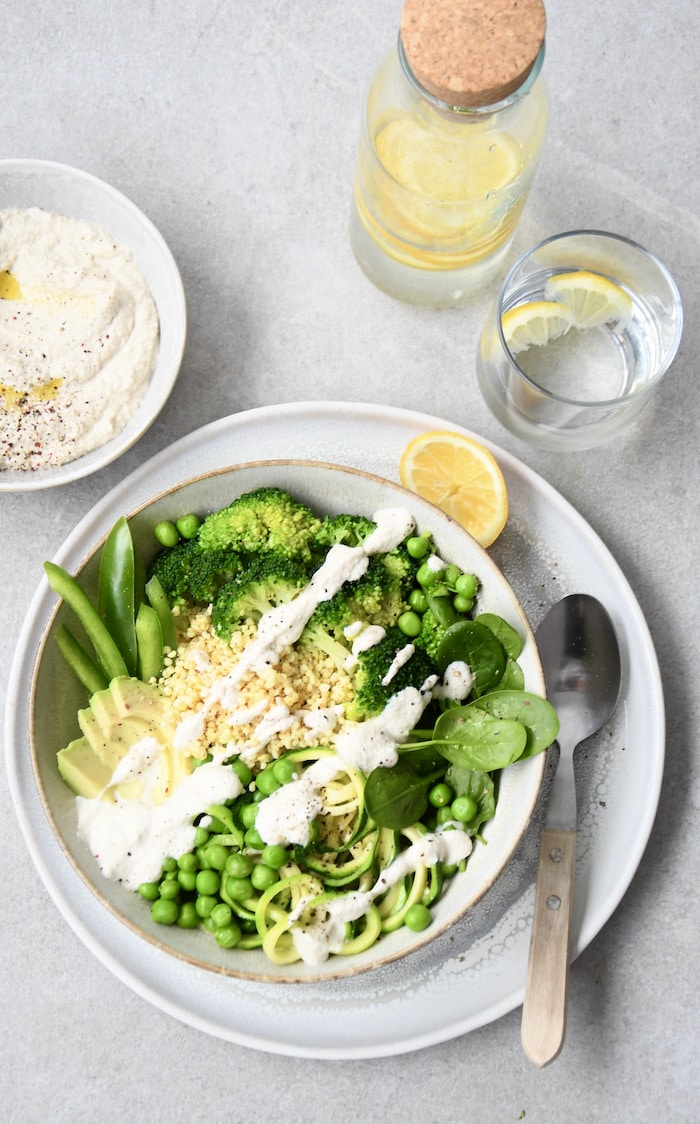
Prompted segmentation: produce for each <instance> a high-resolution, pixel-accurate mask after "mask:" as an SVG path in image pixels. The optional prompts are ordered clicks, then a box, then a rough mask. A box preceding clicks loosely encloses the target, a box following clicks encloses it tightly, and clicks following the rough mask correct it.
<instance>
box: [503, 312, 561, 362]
mask: <svg viewBox="0 0 700 1124" xmlns="http://www.w3.org/2000/svg"><path fill="white" fill-rule="evenodd" d="M501 323H502V324H503V335H504V337H505V341H506V343H507V344H508V349H509V351H510V353H511V355H517V354H518V352H519V351H525V350H526V349H527V348H528V347H532V346H535V347H544V345H545V344H547V343H549V341H550V340H555V339H556V338H557V337H558V336H563V335H564V332H568V330H569V328H570V327H571V325H572V320H571V316H570V315H569V313H568V311H567V309H566V307H565V306H564V305H561V304H559V303H558V302H557V301H528V302H527V303H526V304H518V305H516V306H515V308H509V309H508V311H507V312H504V313H503V316H502V318H501Z"/></svg>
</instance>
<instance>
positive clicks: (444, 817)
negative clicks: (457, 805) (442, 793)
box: [435, 804, 454, 824]
mask: <svg viewBox="0 0 700 1124" xmlns="http://www.w3.org/2000/svg"><path fill="white" fill-rule="evenodd" d="M453 818H454V817H453V815H452V809H451V808H450V806H449V804H445V805H444V807H442V808H438V810H437V815H436V817H435V819H436V820H437V822H438V823H439V824H441V823H449V822H450V820H451V819H453Z"/></svg>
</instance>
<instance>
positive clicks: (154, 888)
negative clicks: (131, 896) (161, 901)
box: [138, 882, 160, 902]
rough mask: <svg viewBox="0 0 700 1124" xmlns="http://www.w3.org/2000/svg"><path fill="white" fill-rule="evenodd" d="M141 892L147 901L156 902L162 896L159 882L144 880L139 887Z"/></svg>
mask: <svg viewBox="0 0 700 1124" xmlns="http://www.w3.org/2000/svg"><path fill="white" fill-rule="evenodd" d="M138 890H139V894H140V895H141V897H142V898H143V899H144V900H145V901H147V902H154V901H157V899H158V898H159V897H160V890H159V889H158V883H157V882H142V883H141V885H140V886H139V888H138Z"/></svg>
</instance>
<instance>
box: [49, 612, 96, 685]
mask: <svg viewBox="0 0 700 1124" xmlns="http://www.w3.org/2000/svg"><path fill="white" fill-rule="evenodd" d="M56 643H57V644H58V647H59V650H60V652H61V655H62V656H63V658H64V660H65V661H66V663H67V664H68V666H69V667H70V668H71V670H72V671H73V672H74V673H75V675H77V677H78V679H79V680H80V682H81V683H82V685H83V687H84V688H85V690H86V691H87V693H88V694H89V695H90V696H92V695H94V694H96V693H97V691H104V690H105V688H106V687H108V686H109V683H108V682H107V677H106V676H105V675H104V673H103V672H102V671H101V669H100V668H99V667H98V666H97V664H96V663H95V661H94V660H93V659H91V658H90V656H89V655H88V653H87V652H86V651H85V649H84V648H83V646H82V644H80V643H78V641H77V640H76V639H75V637H74V636H73V633H72V632H71V631H70V629H69V628H68V626H67V625H65V624H60V625H59V626H58V628H57V629H56Z"/></svg>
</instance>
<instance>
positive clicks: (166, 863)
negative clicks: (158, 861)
mask: <svg viewBox="0 0 700 1124" xmlns="http://www.w3.org/2000/svg"><path fill="white" fill-rule="evenodd" d="M168 870H177V859H173V858H171V857H168V858H167V859H163V871H164V873H165V872H167V871H168Z"/></svg>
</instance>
